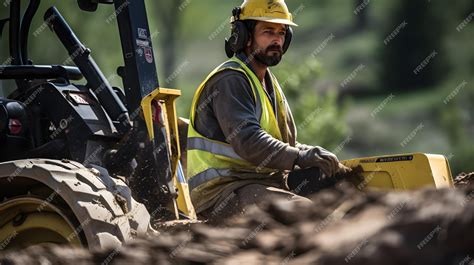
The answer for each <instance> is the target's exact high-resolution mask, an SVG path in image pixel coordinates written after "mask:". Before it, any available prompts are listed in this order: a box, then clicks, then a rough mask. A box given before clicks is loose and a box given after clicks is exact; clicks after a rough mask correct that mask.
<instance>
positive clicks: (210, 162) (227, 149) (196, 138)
mask: <svg viewBox="0 0 474 265" xmlns="http://www.w3.org/2000/svg"><path fill="white" fill-rule="evenodd" d="M228 69H231V70H234V71H238V72H242V73H244V74H245V76H246V77H247V78H248V80H249V83H250V86H251V87H252V91H253V95H254V97H255V102H256V111H257V116H258V117H259V121H260V127H261V128H262V129H263V130H264V131H266V132H267V133H269V134H270V135H271V136H273V137H274V138H276V139H278V140H280V141H281V140H282V139H286V138H287V137H286V136H287V135H288V131H287V129H286V128H287V127H286V126H287V125H286V122H287V113H286V99H285V96H284V94H283V92H282V90H281V87H280V85H279V84H278V81H277V80H276V78H275V76H274V75H273V74H272V73H271V72H270V71H269V70H268V71H269V74H270V77H271V79H272V84H273V88H274V91H275V99H276V102H277V104H276V105H277V106H276V109H277V115H278V116H279V120H280V122H282V121H283V122H284V123H283V124H281V125H282V126H280V127H281V128H282V129H280V128H279V126H278V122H277V120H278V119H277V115H275V113H274V111H273V108H272V104H271V101H270V99H269V98H268V96H267V95H266V92H265V90H264V88H263V86H262V84H261V82H260V80H259V79H258V78H257V76H256V75H255V74H254V73H253V71H252V70H250V69H249V68H248V67H247V66H246V65H245V63H244V62H242V61H241V60H240V59H238V58H237V57H235V56H234V57H233V58H231V59H230V60H228V61H226V62H224V63H223V64H221V65H220V66H218V67H217V68H216V69H214V70H213V71H212V72H211V73H210V74H209V75H208V76H207V78H206V79H205V80H204V81H203V82H202V83H201V85H200V86H199V87H198V89H197V90H196V93H195V94H194V98H193V102H192V105H191V113H190V122H189V127H188V142H187V156H188V157H187V173H188V174H187V180H188V184H189V188H190V190H191V191H193V190H194V189H196V188H197V189H196V191H197V190H203V189H205V187H206V186H207V185H205V184H209V183H210V182H214V183H215V182H216V181H218V179H219V178H225V177H228V176H235V175H238V173H239V172H246V173H248V172H255V173H271V172H275V171H277V170H275V169H270V168H266V167H265V164H266V163H265V161H263V162H262V163H261V165H254V164H252V163H250V162H248V161H246V160H244V159H243V158H241V157H240V156H239V155H238V154H237V153H235V151H234V149H233V148H232V146H231V145H230V144H229V143H227V142H221V141H216V140H213V139H209V138H207V137H205V136H203V135H202V134H200V133H199V132H198V131H197V130H196V127H195V124H194V120H195V119H194V118H195V115H196V111H198V110H199V109H200V108H202V106H198V101H199V97H200V95H201V92H202V90H203V88H204V87H205V85H206V83H207V82H208V81H209V79H210V78H211V77H213V76H214V75H215V74H216V73H218V72H220V71H224V70H228ZM211 95H212V93H211ZM204 102H206V101H204ZM242 126H244V125H242ZM238 130H239V128H235V133H236V134H237V133H238ZM282 136H285V137H282ZM270 156H271V154H269V159H271V157H270ZM267 163H268V161H267ZM236 173H237V174H236Z"/></svg>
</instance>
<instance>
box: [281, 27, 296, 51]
mask: <svg viewBox="0 0 474 265" xmlns="http://www.w3.org/2000/svg"><path fill="white" fill-rule="evenodd" d="M291 39H293V30H292V29H291V27H290V26H288V28H287V29H286V34H285V42H284V43H283V47H281V48H282V50H283V53H286V51H287V50H288V48H289V47H290V44H291Z"/></svg>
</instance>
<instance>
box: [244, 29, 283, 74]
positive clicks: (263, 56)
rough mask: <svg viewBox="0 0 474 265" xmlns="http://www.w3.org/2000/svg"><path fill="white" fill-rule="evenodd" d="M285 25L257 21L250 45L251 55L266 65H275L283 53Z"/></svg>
mask: <svg viewBox="0 0 474 265" xmlns="http://www.w3.org/2000/svg"><path fill="white" fill-rule="evenodd" d="M285 34H286V26H285V25H283V24H277V23H270V22H263V21H259V22H257V24H256V25H255V31H254V33H253V34H252V40H251V41H250V42H249V43H248V44H247V45H248V46H250V48H251V49H250V52H251V56H253V57H255V59H257V60H258V61H259V62H261V63H262V64H264V65H266V66H274V65H277V64H278V63H279V62H280V60H281V57H282V55H283V43H284V42H285Z"/></svg>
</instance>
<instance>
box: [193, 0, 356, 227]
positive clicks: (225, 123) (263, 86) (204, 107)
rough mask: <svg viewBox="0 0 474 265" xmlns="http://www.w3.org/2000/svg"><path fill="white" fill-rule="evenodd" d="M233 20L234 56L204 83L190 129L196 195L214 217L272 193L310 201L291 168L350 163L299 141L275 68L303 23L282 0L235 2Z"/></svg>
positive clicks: (310, 172) (313, 169) (310, 175)
mask: <svg viewBox="0 0 474 265" xmlns="http://www.w3.org/2000/svg"><path fill="white" fill-rule="evenodd" d="M231 24H232V31H231V36H230V37H229V38H228V39H226V45H225V50H226V53H227V56H228V57H230V60H228V61H226V62H224V63H223V64H221V65H220V66H218V67H217V68H216V69H214V71H212V72H211V73H210V74H209V75H208V77H207V78H206V79H205V80H204V81H203V82H202V83H201V85H200V86H199V87H198V89H197V91H196V92H195V95H194V99H193V102H192V106H191V113H190V126H189V128H188V141H187V150H188V151H187V172H188V174H187V175H188V176H187V178H188V183H189V187H190V190H191V200H192V202H193V204H194V207H195V208H196V211H197V212H198V213H199V214H201V216H202V217H205V218H211V219H212V218H216V217H219V218H220V217H223V216H225V215H226V214H224V212H225V213H227V214H229V215H230V214H234V213H237V212H241V211H242V210H243V209H245V208H246V207H248V206H251V205H254V204H256V205H257V206H259V205H261V204H262V203H263V202H265V201H267V200H271V199H274V198H289V199H290V200H298V201H303V202H305V203H308V202H310V201H309V200H308V199H307V198H305V197H302V196H299V195H297V194H296V193H298V191H301V190H302V189H303V188H305V187H304V186H307V185H305V183H307V182H302V181H301V178H298V177H295V179H298V181H296V184H299V185H296V184H295V182H294V181H293V184H292V186H293V188H292V190H293V192H291V191H290V188H291V187H288V184H289V182H290V180H291V179H292V177H291V176H292V175H294V176H298V175H299V176H300V177H301V175H303V177H305V178H306V179H317V178H324V179H330V178H331V177H333V176H335V175H336V173H338V172H341V171H348V170H349V169H348V168H346V167H345V166H343V165H342V164H341V163H339V161H338V159H337V157H336V156H335V155H334V154H332V153H331V152H329V151H327V150H325V149H324V148H322V147H319V146H308V145H304V144H299V143H298V142H296V128H295V124H294V122H293V117H292V114H291V111H290V108H289V106H288V104H287V101H286V99H285V95H284V94H283V91H282V90H281V88H280V85H279V84H278V81H277V79H276V77H275V76H274V75H273V74H272V73H271V71H270V69H269V67H271V66H274V65H277V64H278V63H279V62H280V60H281V59H282V55H283V54H284V53H285V52H286V51H287V49H288V47H289V45H290V42H291V38H292V29H291V27H290V26H297V25H296V24H295V23H294V22H293V20H292V16H291V14H290V12H289V11H288V7H287V6H286V4H285V2H284V0H245V1H244V2H243V4H242V5H241V6H240V7H236V8H234V9H233V11H232V18H231ZM298 169H305V170H298ZM290 172H291V173H290ZM301 172H304V174H299V173H301ZM289 173H290V175H289V176H288V174H289ZM301 186H303V187H301Z"/></svg>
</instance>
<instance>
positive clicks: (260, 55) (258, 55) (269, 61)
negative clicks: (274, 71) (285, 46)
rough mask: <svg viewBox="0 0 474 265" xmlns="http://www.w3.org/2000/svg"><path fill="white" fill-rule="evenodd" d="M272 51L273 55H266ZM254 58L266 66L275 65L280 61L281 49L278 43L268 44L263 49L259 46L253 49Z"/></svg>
mask: <svg viewBox="0 0 474 265" xmlns="http://www.w3.org/2000/svg"><path fill="white" fill-rule="evenodd" d="M269 52H272V53H273V55H267V53H269ZM254 53H255V56H254V57H255V59H256V60H257V61H259V62H260V63H262V64H264V65H266V66H275V65H277V64H278V63H279V62H280V61H281V57H282V54H283V51H282V49H281V47H280V45H270V46H268V47H267V48H266V49H265V50H263V49H260V48H258V47H257V48H255V49H254Z"/></svg>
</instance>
